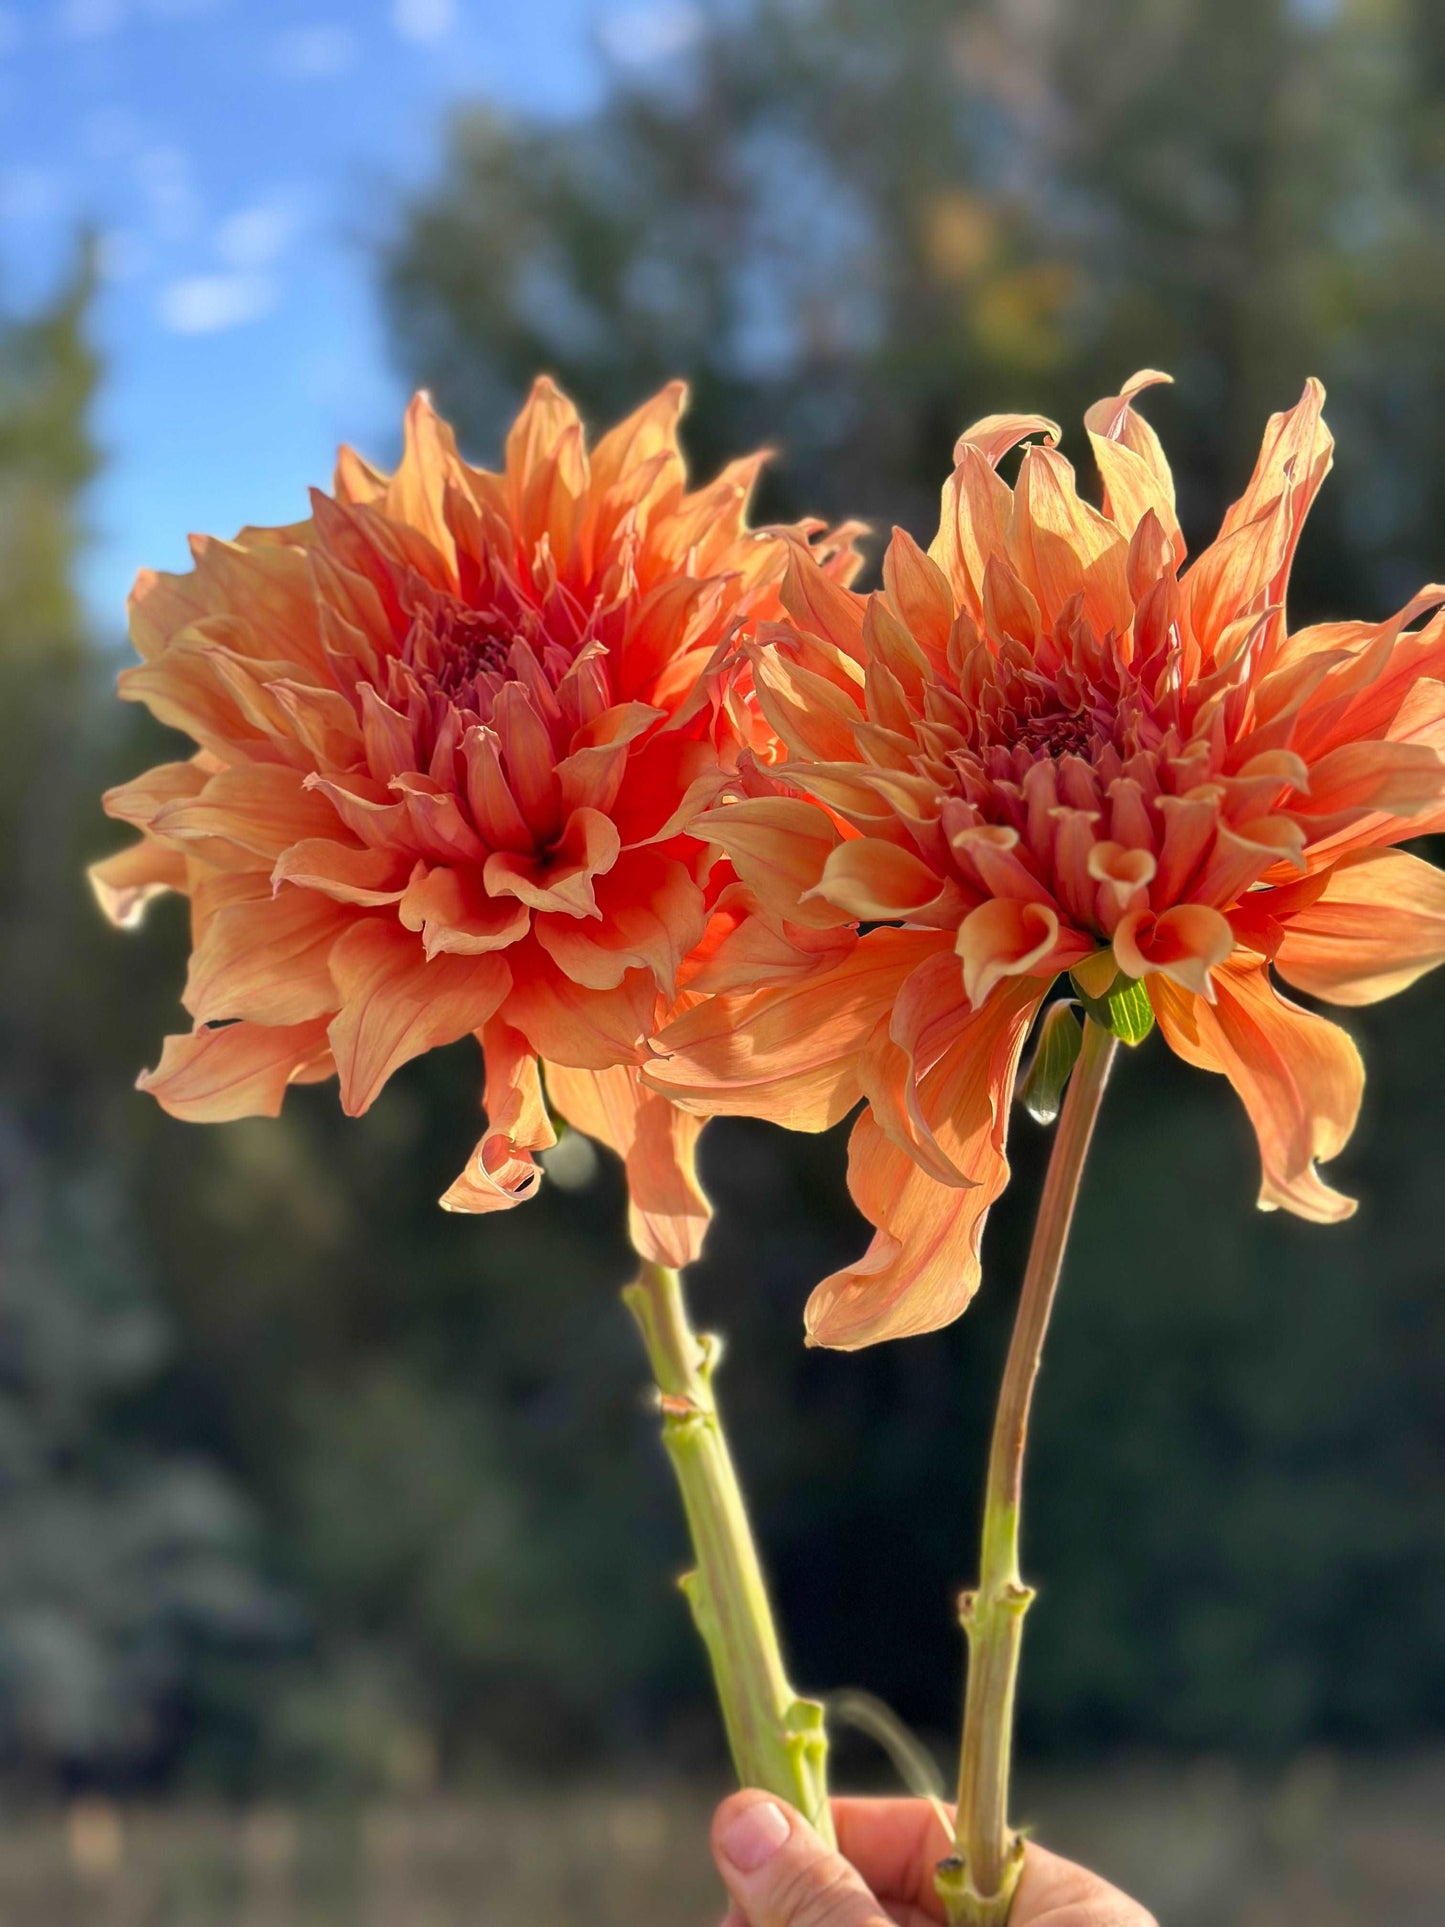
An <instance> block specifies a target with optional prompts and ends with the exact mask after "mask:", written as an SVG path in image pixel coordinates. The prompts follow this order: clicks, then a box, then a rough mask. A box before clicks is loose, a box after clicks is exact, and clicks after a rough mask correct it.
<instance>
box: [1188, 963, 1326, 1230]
mask: <svg viewBox="0 0 1445 1927" xmlns="http://www.w3.org/2000/svg"><path fill="white" fill-rule="evenodd" d="M1214 988H1215V999H1216V1000H1215V1003H1214V1004H1213V1005H1210V1004H1207V1003H1205V1002H1204V1000H1203V998H1201V997H1195V996H1192V995H1191V994H1190V993H1189V992H1188V991H1186V990H1184V989H1182V988H1181V987H1180V986H1178V985H1176V984H1173V983H1170V982H1169V981H1167V979H1165V978H1163V977H1160V976H1155V977H1151V978H1150V980H1149V997H1150V1001H1151V1002H1152V1004H1153V1006H1154V1012H1155V1015H1156V1016H1157V1017H1158V1019H1159V1028H1160V1030H1161V1031H1162V1032H1163V1034H1164V1037H1165V1040H1166V1042H1167V1043H1168V1044H1169V1047H1170V1049H1171V1050H1173V1051H1174V1052H1175V1053H1176V1054H1177V1055H1178V1056H1180V1057H1182V1058H1183V1059H1184V1061H1185V1063H1187V1064H1193V1065H1195V1066H1196V1068H1198V1069H1200V1070H1206V1071H1219V1072H1220V1073H1222V1074H1223V1075H1224V1076H1225V1077H1227V1078H1228V1079H1229V1081H1230V1083H1231V1084H1232V1085H1233V1087H1234V1089H1235V1091H1236V1092H1237V1093H1238V1095H1239V1097H1240V1099H1241V1100H1242V1101H1243V1104H1244V1108H1245V1110H1246V1111H1247V1112H1248V1113H1249V1119H1250V1122H1251V1123H1252V1124H1253V1126H1254V1130H1255V1136H1256V1137H1257V1138H1258V1140H1259V1154H1260V1161H1261V1164H1262V1165H1263V1171H1264V1176H1263V1182H1262V1184H1261V1186H1260V1193H1259V1203H1260V1208H1261V1210H1264V1211H1272V1210H1276V1209H1278V1208H1280V1207H1283V1209H1284V1210H1286V1211H1292V1212H1294V1214H1295V1215H1296V1216H1297V1217H1300V1218H1310V1219H1313V1220H1314V1222H1315V1223H1317V1224H1334V1223H1337V1222H1338V1221H1339V1220H1340V1219H1341V1218H1348V1217H1349V1216H1350V1215H1351V1214H1352V1213H1353V1211H1354V1209H1355V1203H1354V1200H1353V1198H1347V1197H1344V1196H1342V1195H1341V1194H1340V1193H1339V1192H1338V1191H1334V1190H1332V1189H1331V1188H1330V1186H1329V1185H1327V1184H1326V1183H1325V1182H1324V1180H1323V1179H1322V1178H1321V1177H1320V1175H1319V1173H1318V1171H1317V1170H1316V1169H1315V1160H1316V1159H1317V1158H1331V1157H1334V1156H1335V1154H1336V1153H1337V1152H1338V1151H1340V1150H1341V1149H1342V1148H1343V1146H1344V1145H1345V1143H1346V1142H1347V1140H1348V1139H1349V1136H1350V1133H1351V1131H1352V1130H1353V1129H1354V1125H1355V1118H1356V1116H1357V1114H1358V1112H1359V1108H1360V1096H1361V1093H1362V1091H1363V1089H1364V1081H1365V1072H1364V1066H1363V1065H1362V1064H1361V1062H1360V1054H1359V1052H1358V1051H1357V1050H1356V1049H1355V1046H1354V1043H1353V1041H1352V1040H1351V1039H1350V1038H1349V1037H1348V1036H1347V1035H1346V1034H1345V1032H1344V1031H1342V1030H1341V1029H1340V1028H1339V1026H1338V1025H1336V1024H1332V1023H1330V1022H1328V1021H1327V1019H1325V1018H1323V1017H1316V1016H1314V1015H1313V1014H1312V1013H1311V1012H1310V1011H1307V1010H1301V1009H1300V1007H1299V1006H1298V1004H1292V1003H1290V1002H1289V1001H1288V999H1287V998H1284V997H1281V996H1280V995H1279V994H1278V993H1277V991H1276V990H1275V989H1274V986H1273V985H1272V984H1271V983H1270V981H1269V971H1268V968H1267V966H1266V965H1265V964H1264V963H1262V962H1259V961H1257V960H1254V959H1246V958H1234V959H1232V960H1231V961H1230V962H1229V963H1227V964H1224V965H1222V966H1221V967H1220V968H1219V969H1218V970H1217V971H1216V972H1215V976H1214Z"/></svg>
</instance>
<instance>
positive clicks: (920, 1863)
mask: <svg viewBox="0 0 1445 1927" xmlns="http://www.w3.org/2000/svg"><path fill="white" fill-rule="evenodd" d="M832 1805H833V1824H834V1825H835V1826H836V1828H837V1829H838V1851H839V1852H840V1853H841V1854H842V1855H843V1856H844V1858H845V1859H848V1860H851V1861H852V1863H853V1865H854V1866H855V1867H856V1868H857V1869H858V1871H859V1872H860V1873H861V1874H862V1876H863V1878H864V1879H865V1880H866V1881H867V1882H868V1885H869V1886H870V1887H871V1888H872V1889H873V1890H874V1892H875V1893H879V1894H883V1895H885V1896H886V1897H887V1898H888V1899H889V1900H899V1901H903V1902H906V1903H907V1904H908V1905H910V1906H914V1907H917V1908H919V1909H920V1910H921V1911H922V1912H923V1913H924V1914H925V1915H927V1916H928V1918H929V1919H931V1920H942V1919H943V1903H942V1902H941V1901H940V1900H939V1898H938V1894H937V1892H936V1890H935V1888H934V1884H933V1877H934V1874H935V1872H936V1871H937V1868H938V1863H939V1861H940V1860H942V1859H943V1858H944V1857H945V1855H947V1854H950V1853H952V1852H953V1840H952V1838H951V1837H950V1835H949V1833H948V1832H947V1830H946V1829H945V1827H944V1826H943V1825H942V1823H941V1821H940V1820H939V1817H938V1815H937V1813H936V1812H935V1811H934V1809H933V1808H932V1807H931V1806H930V1805H929V1804H928V1802H927V1801H926V1800H834V1801H833V1803H832Z"/></svg>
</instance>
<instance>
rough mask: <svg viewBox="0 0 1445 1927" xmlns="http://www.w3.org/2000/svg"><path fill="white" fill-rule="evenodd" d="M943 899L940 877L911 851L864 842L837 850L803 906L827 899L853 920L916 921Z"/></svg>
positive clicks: (876, 839) (874, 839)
mask: <svg viewBox="0 0 1445 1927" xmlns="http://www.w3.org/2000/svg"><path fill="white" fill-rule="evenodd" d="M941 894H942V885H941V883H940V881H939V878H938V875H937V873H936V872H935V871H933V870H931V869H930V868H929V866H928V865H927V864H926V863H925V862H923V860H922V859H921V858H920V857H917V856H915V855H914V854H913V852H912V851H911V850H906V849H903V848H901V847H900V846H899V845H898V844H897V843H885V842H883V841H882V839H881V838H879V837H874V836H864V837H858V838H856V839H855V840H854V841H853V842H851V843H840V844H839V845H838V847H837V848H836V849H835V850H834V851H833V852H832V854H831V855H830V856H829V858H828V861H827V862H826V864H825V865H824V866H823V874H822V877H821V878H820V880H819V881H818V883H817V884H816V885H815V886H814V887H813V889H812V890H809V891H806V892H804V900H806V899H807V898H808V897H815V896H817V897H822V898H823V899H824V900H825V901H826V902H828V903H831V904H833V905H834V906H835V907H836V908H837V909H839V910H842V911H844V912H845V913H846V914H847V915H848V916H850V917H858V918H861V919H862V920H863V921H864V922H879V921H883V920H887V919H889V918H893V917H910V916H913V915H914V914H915V913H917V912H918V911H921V910H923V909H925V908H926V907H927V906H928V905H930V904H935V903H937V902H938V900H939V898H940V895H941ZM955 894H956V893H955Z"/></svg>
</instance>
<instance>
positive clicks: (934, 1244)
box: [806, 979, 1048, 1351]
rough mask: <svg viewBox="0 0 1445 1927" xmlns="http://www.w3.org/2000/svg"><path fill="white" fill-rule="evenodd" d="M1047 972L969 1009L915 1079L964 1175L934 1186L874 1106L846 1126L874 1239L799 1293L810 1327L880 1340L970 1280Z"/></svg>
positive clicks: (960, 1291)
mask: <svg viewBox="0 0 1445 1927" xmlns="http://www.w3.org/2000/svg"><path fill="white" fill-rule="evenodd" d="M1047 992H1048V985H1047V983H1044V982H1040V981H1038V980H1037V979H1024V980H1015V981H1013V982H1011V983H1009V984H1007V985H1005V986H1003V987H1002V988H1001V989H1000V990H999V991H998V993H997V994H996V995H995V996H994V997H992V998H990V999H989V1001H988V1002H987V1003H986V1004H985V1005H984V1006H983V1008H982V1009H981V1010H978V1011H975V1012H973V1013H972V1014H971V1015H970V1017H969V1018H968V1020H967V1023H966V1024H965V1025H964V1026H963V1027H962V1028H961V1030H960V1032H959V1035H958V1037H957V1039H956V1041H955V1042H954V1044H953V1045H952V1047H951V1048H950V1049H949V1051H948V1052H947V1054H946V1055H945V1056H944V1057H943V1058H942V1059H941V1060H940V1062H939V1063H938V1064H937V1065H936V1066H935V1067H934V1068H933V1070H931V1071H930V1072H929V1073H928V1075H927V1076H926V1077H925V1078H924V1079H922V1080H921V1082H920V1089H919V1095H920V1102H921V1104H922V1106H923V1108H924V1109H925V1110H926V1111H927V1112H928V1114H929V1115H930V1116H932V1117H933V1118H935V1119H936V1120H937V1125H936V1129H937V1131H938V1134H939V1137H940V1141H941V1142H943V1143H945V1144H946V1147H947V1149H948V1152H949V1156H950V1160H951V1162H952V1163H953V1164H954V1165H955V1167H956V1168H957V1170H958V1171H959V1172H960V1173H961V1174H963V1176H964V1182H963V1184H961V1185H959V1184H953V1185H943V1184H939V1183H938V1182H937V1181H936V1180H935V1179H934V1178H931V1177H929V1176H928V1175H927V1174H926V1173H925V1172H924V1171H923V1170H921V1169H920V1167H919V1166H918V1164H917V1163H916V1162H915V1161H914V1159H913V1158H912V1157H910V1156H909V1154H908V1153H907V1152H906V1151H904V1150H902V1149H901V1148H900V1147H899V1146H898V1145H897V1144H895V1143H893V1142H892V1141H891V1140H890V1139H889V1138H887V1137H885V1136H884V1134H883V1132H882V1130H881V1129H880V1128H879V1126H878V1124H877V1122H876V1121H875V1120H874V1117H873V1115H872V1113H871V1111H865V1112H864V1113H863V1115H862V1116H861V1117H860V1118H859V1120H858V1122H857V1123H856V1124H855V1125H854V1127H853V1135H852V1138H851V1140H850V1143H849V1147H848V1189H849V1190H850V1192H851V1193H852V1195H853V1201H854V1203H855V1204H856V1205H857V1206H858V1208H859V1210H860V1211H862V1213H863V1215H864V1216H865V1217H866V1218H867V1219H868V1220H869V1222H870V1223H871V1224H873V1225H875V1226H876V1227H877V1229H876V1231H875V1234H874V1238H873V1242H872V1243H871V1245H870V1246H869V1247H868V1250H867V1252H866V1253H865V1254H864V1256H863V1257H862V1258H861V1259H859V1261H858V1263H857V1264H855V1265H850V1266H848V1267H847V1268H845V1269H844V1270H842V1271H838V1272H835V1273H834V1274H833V1275H832V1276H831V1277H830V1278H825V1279H824V1280H823V1282H822V1284H820V1285H819V1286H818V1288H817V1289H816V1290H815V1291H814V1293H813V1295H812V1297H811V1298H810V1299H809V1300H808V1308H807V1312H806V1323H807V1328H808V1337H809V1339H810V1340H811V1342H812V1343H814V1344H816V1345H827V1346H831V1347H833V1348H834V1349H836V1350H839V1351H856V1350H857V1349H859V1348H860V1347H861V1346H864V1345H874V1344H877V1343H878V1342H879V1340H880V1339H885V1338H906V1337H910V1336H912V1335H913V1334H915V1333H918V1332H926V1331H934V1330H936V1329H937V1328H938V1327H939V1326H940V1325H946V1324H948V1323H950V1322H951V1321H952V1320H953V1319H955V1318H957V1316H958V1315H959V1313H960V1312H961V1311H963V1310H964V1308H965V1307H966V1306H967V1304H968V1302H969V1300H970V1299H971V1298H972V1297H973V1295H974V1293H975V1292H976V1291H977V1289H978V1283H979V1244H980V1241H981V1239H982V1237H983V1227H984V1221H985V1219H986V1218H987V1216H988V1211H989V1207H990V1206H991V1205H992V1204H993V1203H994V1201H995V1200H996V1199H997V1198H998V1197H999V1195H1000V1194H1001V1192H1002V1191H1003V1188H1004V1186H1005V1185H1006V1184H1007V1183H1008V1175H1009V1172H1008V1159H1007V1157H1006V1156H1005V1154H1004V1152H1005V1140H1006V1136H1007V1130H1008V1116H1009V1108H1010V1106H1011V1104H1012V1102H1013V1087H1014V1079H1015V1077H1016V1076H1017V1074H1018V1063H1019V1056H1020V1053H1021V1052H1022V1049H1023V1043H1024V1038H1025V1037H1026V1036H1027V1034H1028V1030H1029V1026H1030V1024H1031V1023H1032V1022H1033V1020H1034V1017H1035V1015H1036V1013H1037V1011H1038V1008H1039V1005H1040V1004H1041V1003H1042V1001H1043V999H1044V997H1045V996H1046V995H1047Z"/></svg>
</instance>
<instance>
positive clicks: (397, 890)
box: [271, 837, 411, 906]
mask: <svg viewBox="0 0 1445 1927" xmlns="http://www.w3.org/2000/svg"><path fill="white" fill-rule="evenodd" d="M410 872H411V862H410V859H409V858H408V857H407V856H405V855H404V854H402V853H401V852H398V851H394V850H381V849H367V848H358V847H357V846H356V845H355V844H354V843H337V842H335V841H333V840H332V839H330V838H328V837H307V838H306V839H305V840H304V841H302V842H300V843H293V844H292V846H291V848H290V849H289V850H285V851H283V852H282V854H281V855H280V856H279V857H278V858H277V860H276V864H275V867H274V868H273V869H272V871H271V883H272V887H273V888H275V889H278V890H279V889H280V887H281V885H282V884H283V883H291V884H295V885H296V886H297V887H298V888H300V889H304V890H315V891H316V892H317V893H318V894H319V895H321V896H323V897H331V898H333V899H334V900H335V901H336V902H337V903H357V904H365V905H368V906H374V905H376V904H381V903H396V902H397V901H398V900H399V899H400V897H401V895H402V892H403V891H404V890H405V889H406V883H407V878H408V876H409V874H410Z"/></svg>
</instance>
